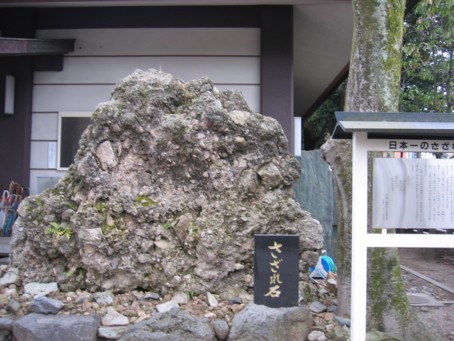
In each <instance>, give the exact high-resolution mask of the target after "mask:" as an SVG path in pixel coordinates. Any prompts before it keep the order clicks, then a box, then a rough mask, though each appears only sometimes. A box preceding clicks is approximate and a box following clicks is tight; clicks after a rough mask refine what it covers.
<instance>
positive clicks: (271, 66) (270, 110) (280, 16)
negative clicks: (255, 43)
mask: <svg viewBox="0 0 454 341" xmlns="http://www.w3.org/2000/svg"><path fill="white" fill-rule="evenodd" d="M260 20H261V26H260V28H261V91H260V98H261V100H260V101H261V103H260V107H261V113H262V114H263V115H267V116H271V117H273V118H275V119H277V120H278V121H279V122H280V124H281V125H282V128H283V129H284V132H285V135H286V136H287V138H288V141H289V150H290V151H291V152H293V144H294V142H293V140H294V136H293V135H294V132H293V114H294V112H293V102H294V101H293V7H292V6H264V7H262V8H261V12H260Z"/></svg>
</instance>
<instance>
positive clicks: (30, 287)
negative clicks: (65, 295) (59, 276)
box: [24, 282, 59, 296]
mask: <svg viewBox="0 0 454 341" xmlns="http://www.w3.org/2000/svg"><path fill="white" fill-rule="evenodd" d="M58 291H59V289H58V284H57V283H56V282H50V283H37V282H31V283H27V284H25V285H24V293H25V294H28V295H31V296H37V295H38V296H46V295H48V294H50V293H53V292H58Z"/></svg>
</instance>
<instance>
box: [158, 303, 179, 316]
mask: <svg viewBox="0 0 454 341" xmlns="http://www.w3.org/2000/svg"><path fill="white" fill-rule="evenodd" d="M175 307H176V308H178V307H179V306H178V303H176V302H174V301H167V302H165V303H161V304H158V305H157V306H156V310H157V311H158V313H165V312H167V311H170V310H171V309H173V308H175Z"/></svg>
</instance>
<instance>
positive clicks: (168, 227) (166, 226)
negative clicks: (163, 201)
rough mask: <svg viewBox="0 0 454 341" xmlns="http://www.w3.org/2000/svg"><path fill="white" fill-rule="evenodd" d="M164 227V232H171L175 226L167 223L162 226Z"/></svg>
mask: <svg viewBox="0 0 454 341" xmlns="http://www.w3.org/2000/svg"><path fill="white" fill-rule="evenodd" d="M162 227H164V230H167V231H168V230H171V229H172V228H173V225H172V224H170V223H165V224H164V225H162Z"/></svg>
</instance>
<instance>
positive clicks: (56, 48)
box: [0, 37, 75, 57]
mask: <svg viewBox="0 0 454 341" xmlns="http://www.w3.org/2000/svg"><path fill="white" fill-rule="evenodd" d="M74 41H75V40H74V39H26V38H4V37H0V57H9V56H49V55H63V54H65V53H68V52H71V51H74Z"/></svg>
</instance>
